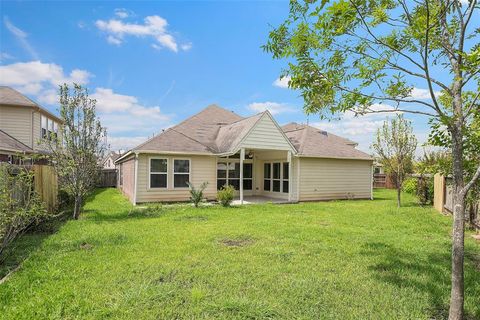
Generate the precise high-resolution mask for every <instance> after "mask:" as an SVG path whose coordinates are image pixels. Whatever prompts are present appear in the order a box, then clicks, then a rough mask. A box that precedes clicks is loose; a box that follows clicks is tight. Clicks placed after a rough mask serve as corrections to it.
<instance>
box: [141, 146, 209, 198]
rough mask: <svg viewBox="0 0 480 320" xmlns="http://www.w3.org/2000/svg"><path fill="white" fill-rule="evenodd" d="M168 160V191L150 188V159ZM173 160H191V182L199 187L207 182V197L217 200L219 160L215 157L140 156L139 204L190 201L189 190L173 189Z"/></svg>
mask: <svg viewBox="0 0 480 320" xmlns="http://www.w3.org/2000/svg"><path fill="white" fill-rule="evenodd" d="M151 157H154V158H166V159H167V160H168V182H167V185H168V187H167V189H151V188H149V159H150V158H151ZM173 159H190V181H191V182H192V183H193V185H194V186H199V185H200V184H202V183H203V182H205V181H207V182H208V186H207V189H205V192H204V193H205V197H206V198H208V199H215V197H216V195H217V180H216V175H217V160H216V157H214V156H192V155H184V156H171V155H169V156H162V155H157V154H155V155H153V154H151V155H149V154H140V155H139V159H138V184H137V202H139V203H141V202H157V201H158V202H162V201H165V202H170V201H188V200H189V199H190V193H189V191H188V188H185V189H184V188H182V189H175V188H173Z"/></svg>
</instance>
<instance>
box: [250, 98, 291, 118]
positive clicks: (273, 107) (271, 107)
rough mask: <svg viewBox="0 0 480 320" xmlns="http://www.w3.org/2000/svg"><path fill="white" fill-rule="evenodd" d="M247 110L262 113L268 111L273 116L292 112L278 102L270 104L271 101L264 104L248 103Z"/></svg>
mask: <svg viewBox="0 0 480 320" xmlns="http://www.w3.org/2000/svg"><path fill="white" fill-rule="evenodd" d="M247 108H248V109H249V110H251V111H254V112H257V113H259V112H263V111H266V110H268V111H270V113H271V114H272V115H274V114H279V113H282V112H291V111H293V109H292V108H290V107H289V106H288V105H286V104H285V103H278V102H271V101H266V102H253V103H250V104H249V105H248V106H247Z"/></svg>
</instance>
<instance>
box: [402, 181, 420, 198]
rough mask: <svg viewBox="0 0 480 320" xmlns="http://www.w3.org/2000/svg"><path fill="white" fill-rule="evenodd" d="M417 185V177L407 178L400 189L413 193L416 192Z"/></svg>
mask: <svg viewBox="0 0 480 320" xmlns="http://www.w3.org/2000/svg"><path fill="white" fill-rule="evenodd" d="M417 185H418V181H417V178H408V179H407V180H405V182H404V183H403V186H402V189H403V191H404V192H406V193H410V194H413V195H415V194H417Z"/></svg>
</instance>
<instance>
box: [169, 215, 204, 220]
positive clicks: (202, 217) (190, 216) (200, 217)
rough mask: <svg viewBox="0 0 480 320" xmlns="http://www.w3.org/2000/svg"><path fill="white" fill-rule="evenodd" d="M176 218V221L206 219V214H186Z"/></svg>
mask: <svg viewBox="0 0 480 320" xmlns="http://www.w3.org/2000/svg"><path fill="white" fill-rule="evenodd" d="M176 220H178V221H207V220H208V217H207V216H197V215H188V216H183V217H178V218H177V219H176Z"/></svg>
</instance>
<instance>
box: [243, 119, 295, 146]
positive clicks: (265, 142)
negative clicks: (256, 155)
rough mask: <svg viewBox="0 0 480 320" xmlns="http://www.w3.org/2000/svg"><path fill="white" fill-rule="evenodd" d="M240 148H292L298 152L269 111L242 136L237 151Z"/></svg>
mask: <svg viewBox="0 0 480 320" xmlns="http://www.w3.org/2000/svg"><path fill="white" fill-rule="evenodd" d="M239 148H252V149H269V150H290V151H293V152H296V150H295V147H294V146H293V144H292V143H291V142H290V140H289V139H288V137H287V136H286V135H285V133H284V132H283V131H282V129H281V128H280V126H279V125H278V124H277V122H276V121H275V119H273V117H272V115H271V114H270V112H268V111H265V112H263V113H261V114H260V118H259V119H258V120H257V121H256V122H255V123H254V125H253V126H252V127H251V129H250V130H249V131H248V132H247V133H246V134H245V136H243V137H242V139H241V141H240V142H239V144H238V145H237V146H236V147H235V151H236V150H238V149H239Z"/></svg>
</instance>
